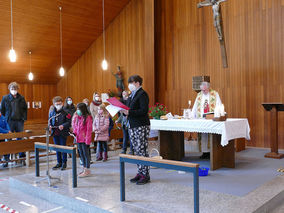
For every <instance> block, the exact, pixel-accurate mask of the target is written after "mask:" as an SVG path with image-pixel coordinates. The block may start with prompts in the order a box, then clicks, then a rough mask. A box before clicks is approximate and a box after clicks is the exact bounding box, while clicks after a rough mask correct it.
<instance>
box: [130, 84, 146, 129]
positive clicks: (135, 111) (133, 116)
mask: <svg viewBox="0 0 284 213" xmlns="http://www.w3.org/2000/svg"><path fill="white" fill-rule="evenodd" d="M127 106H128V107H129V108H130V109H129V113H128V121H129V124H130V128H136V127H140V126H149V125H150V120H149V116H148V111H149V96H148V94H147V93H146V92H145V91H144V90H143V89H142V88H140V89H139V90H138V91H137V92H136V93H135V95H134V97H133V98H132V97H129V98H128V100H127Z"/></svg>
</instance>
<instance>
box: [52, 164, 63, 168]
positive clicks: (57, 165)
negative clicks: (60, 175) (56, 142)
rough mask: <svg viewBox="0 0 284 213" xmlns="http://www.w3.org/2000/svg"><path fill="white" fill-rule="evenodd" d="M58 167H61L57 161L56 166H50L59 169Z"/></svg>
mask: <svg viewBox="0 0 284 213" xmlns="http://www.w3.org/2000/svg"><path fill="white" fill-rule="evenodd" d="M60 167H61V164H59V163H58V164H56V166H54V167H52V169H53V170H55V169H59V168H60Z"/></svg>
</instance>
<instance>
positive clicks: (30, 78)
mask: <svg viewBox="0 0 284 213" xmlns="http://www.w3.org/2000/svg"><path fill="white" fill-rule="evenodd" d="M29 54H30V72H29V75H28V78H29V80H30V81H32V80H34V74H33V73H32V52H31V51H29Z"/></svg>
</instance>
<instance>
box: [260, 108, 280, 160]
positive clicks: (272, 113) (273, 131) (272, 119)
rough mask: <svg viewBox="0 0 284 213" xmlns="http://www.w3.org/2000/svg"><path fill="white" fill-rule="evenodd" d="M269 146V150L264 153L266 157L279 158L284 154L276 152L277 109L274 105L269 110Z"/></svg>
mask: <svg viewBox="0 0 284 213" xmlns="http://www.w3.org/2000/svg"><path fill="white" fill-rule="evenodd" d="M270 148H271V152H269V153H266V154H265V155H264V157H266V158H276V159H281V158H283V157H284V154H279V153H278V110H277V107H276V106H272V109H271V111H270Z"/></svg>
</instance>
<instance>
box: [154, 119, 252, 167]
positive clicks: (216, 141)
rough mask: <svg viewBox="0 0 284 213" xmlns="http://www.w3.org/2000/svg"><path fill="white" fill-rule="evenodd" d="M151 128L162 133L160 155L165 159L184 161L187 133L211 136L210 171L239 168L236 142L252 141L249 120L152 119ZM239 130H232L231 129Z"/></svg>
mask: <svg viewBox="0 0 284 213" xmlns="http://www.w3.org/2000/svg"><path fill="white" fill-rule="evenodd" d="M151 129H152V130H159V139H160V155H161V156H163V158H164V159H169V160H182V159H183V158H184V132H199V133H211V134H212V140H211V144H210V147H211V149H210V155H211V156H210V158H211V159H210V167H211V168H210V169H211V170H216V169H219V168H221V167H227V168H234V167H235V144H234V143H235V139H237V138H246V139H247V140H249V139H250V137H249V132H250V128H249V125H248V121H247V119H228V120H227V121H225V122H214V121H212V120H205V119H198V120H197V119H196V120H166V121H163V120H151ZM233 129H234V130H236V129H238V130H239V131H238V132H236V131H232V132H228V131H230V130H233Z"/></svg>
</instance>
